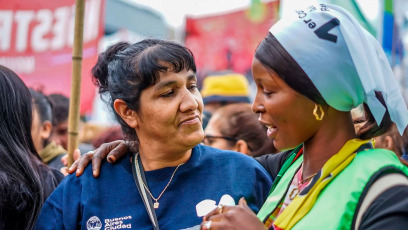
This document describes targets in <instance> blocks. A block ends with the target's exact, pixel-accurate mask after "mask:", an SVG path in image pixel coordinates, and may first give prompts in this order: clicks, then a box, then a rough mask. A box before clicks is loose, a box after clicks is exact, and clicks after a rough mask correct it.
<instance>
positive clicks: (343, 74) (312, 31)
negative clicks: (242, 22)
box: [270, 4, 408, 134]
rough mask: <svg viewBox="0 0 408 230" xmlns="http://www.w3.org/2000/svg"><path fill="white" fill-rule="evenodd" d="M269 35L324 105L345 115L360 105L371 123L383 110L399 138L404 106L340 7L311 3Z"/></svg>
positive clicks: (405, 119) (405, 120)
mask: <svg viewBox="0 0 408 230" xmlns="http://www.w3.org/2000/svg"><path fill="white" fill-rule="evenodd" d="M270 32H271V33H272V34H273V35H274V36H275V37H276V38H277V40H278V41H279V42H280V43H281V44H282V46H283V47H284V48H285V49H286V51H287V52H288V53H289V54H290V55H291V56H292V57H293V59H295V60H296V62H297V63H298V64H299V65H300V67H301V68H302V69H303V70H304V71H305V73H306V74H307V75H308V76H309V78H310V79H311V80H312V82H313V84H314V85H315V86H316V88H317V89H318V90H319V92H320V93H321V95H322V96H323V98H324V99H325V100H326V102H327V103H328V104H329V105H330V106H331V107H333V108H335V109H337V110H340V111H350V110H351V109H353V108H355V107H357V106H358V105H360V104H362V103H363V102H365V103H366V104H367V105H368V107H369V108H370V110H371V112H372V114H373V115H374V117H375V120H376V122H377V124H380V123H381V120H382V119H383V117H384V114H385V111H386V110H385V107H384V106H383V105H382V104H381V102H380V101H379V100H378V99H377V98H376V96H375V92H381V93H382V95H383V97H384V100H385V104H386V106H387V108H388V111H389V114H390V117H391V120H392V121H393V122H395V123H396V125H397V127H398V130H399V132H400V133H401V134H402V133H403V132H404V129H405V128H406V127H407V125H408V111H407V106H406V104H405V102H404V100H403V98H402V94H401V92H400V89H399V87H398V84H397V82H396V80H395V78H394V75H393V73H392V70H391V67H390V65H389V63H388V61H387V58H386V56H385V54H384V52H383V50H382V48H381V47H380V45H379V44H378V42H377V41H376V39H375V38H374V37H373V36H371V34H369V33H368V32H367V31H366V30H365V29H363V28H362V27H361V26H360V25H359V24H358V22H357V21H356V20H355V19H354V18H353V16H351V14H350V13H348V12H347V11H346V10H344V9H342V8H341V7H338V6H334V5H325V4H313V5H310V6H309V7H306V8H303V9H299V10H295V11H293V14H290V15H288V16H287V17H283V18H282V19H281V20H280V21H278V22H277V23H276V24H275V25H274V26H272V28H271V29H270Z"/></svg>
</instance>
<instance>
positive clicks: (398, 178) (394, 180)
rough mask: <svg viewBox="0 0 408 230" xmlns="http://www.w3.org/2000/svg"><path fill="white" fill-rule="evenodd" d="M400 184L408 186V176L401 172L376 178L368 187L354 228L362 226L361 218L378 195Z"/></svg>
mask: <svg viewBox="0 0 408 230" xmlns="http://www.w3.org/2000/svg"><path fill="white" fill-rule="evenodd" d="M399 185H406V186H408V178H407V177H406V176H405V175H403V174H401V173H390V174H387V175H385V176H383V177H381V178H380V179H378V180H376V181H375V182H374V183H373V184H372V185H371V187H370V188H369V189H368V191H367V194H366V195H365V197H364V200H363V202H362V203H361V206H360V209H359V210H358V213H357V218H356V222H355V225H354V229H358V228H359V227H360V223H361V219H362V217H363V215H364V213H365V212H366V211H367V209H368V208H369V207H370V205H371V204H372V203H373V202H374V200H375V199H376V198H377V197H378V196H380V195H381V194H382V193H383V192H385V191H386V190H388V189H390V188H392V187H395V186H399Z"/></svg>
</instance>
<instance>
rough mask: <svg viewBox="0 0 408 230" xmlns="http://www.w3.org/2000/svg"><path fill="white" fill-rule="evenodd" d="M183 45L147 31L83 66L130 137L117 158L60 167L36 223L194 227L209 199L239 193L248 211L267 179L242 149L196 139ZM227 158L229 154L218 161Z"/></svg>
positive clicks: (193, 86)
mask: <svg viewBox="0 0 408 230" xmlns="http://www.w3.org/2000/svg"><path fill="white" fill-rule="evenodd" d="M195 73H196V66H195V62H194V58H193V55H192V53H191V51H190V50H188V49H187V48H185V47H183V46H181V45H178V44H176V43H173V42H169V41H163V40H157V39H146V40H143V41H140V42H138V43H135V44H128V43H124V42H120V43H117V44H115V45H113V46H111V47H109V48H108V49H107V50H106V51H105V52H103V53H101V54H100V55H99V58H98V62H97V63H96V65H95V66H94V68H93V70H92V74H93V80H94V82H95V83H96V84H97V85H98V86H99V92H100V93H101V94H104V93H106V94H108V95H109V98H110V100H109V104H110V106H111V108H112V109H113V110H114V112H115V116H116V118H117V120H118V121H119V123H120V125H121V127H122V131H123V134H124V138H125V140H127V141H129V143H130V144H137V145H138V152H136V153H133V152H130V153H128V155H127V157H123V158H121V159H119V160H118V162H116V164H114V165H112V164H107V163H103V164H102V173H101V174H100V175H99V177H98V178H94V177H93V176H92V169H91V167H88V168H86V169H85V172H84V175H83V176H81V177H79V178H78V177H75V176H74V175H69V176H68V177H67V178H66V179H65V180H64V181H63V182H62V184H61V185H60V186H59V187H58V188H57V189H56V190H55V192H54V193H53V194H52V195H51V196H50V198H49V199H48V200H47V201H46V203H45V205H44V208H43V209H42V212H41V214H40V217H39V219H38V222H37V228H38V229H77V228H82V229H85V228H87V229H100V228H103V229H120V228H131V229H159V227H160V228H162V229H186V228H191V227H193V228H195V229H197V228H198V227H199V225H200V223H201V221H202V218H201V217H202V216H203V215H205V214H206V213H208V211H209V210H211V209H212V208H213V207H214V206H215V204H216V203H218V201H220V203H224V204H225V203H230V204H231V203H235V202H237V201H238V200H239V198H241V197H245V198H246V199H247V200H248V204H249V206H250V207H251V208H252V210H253V211H255V212H257V211H258V210H259V207H260V206H262V203H263V202H264V201H265V198H266V196H267V194H268V192H269V188H270V186H271V179H270V177H269V175H268V174H267V172H266V171H265V170H264V169H263V168H262V167H261V166H260V165H259V164H257V163H256V161H255V160H254V159H252V158H251V157H248V156H245V155H243V154H238V153H236V152H232V151H223V150H218V149H215V148H211V147H208V146H203V145H199V143H201V141H202V140H203V137H204V132H203V129H202V125H201V116H202V110H203V101H202V98H201V95H200V93H199V91H198V89H197V78H196V75H195ZM226 162H228V163H226Z"/></svg>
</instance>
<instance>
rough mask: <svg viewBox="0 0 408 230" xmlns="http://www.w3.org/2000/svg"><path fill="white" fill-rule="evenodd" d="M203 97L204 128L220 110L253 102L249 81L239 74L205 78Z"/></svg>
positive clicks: (202, 90) (221, 74) (220, 74)
mask: <svg viewBox="0 0 408 230" xmlns="http://www.w3.org/2000/svg"><path fill="white" fill-rule="evenodd" d="M201 95H202V97H203V101H204V115H203V128H205V127H206V125H207V123H208V121H209V119H210V118H211V116H212V114H213V113H214V112H215V111H216V110H217V109H218V108H221V107H222V106H225V105H228V104H233V103H250V102H251V101H250V98H249V83H248V80H247V79H246V77H245V76H244V75H242V74H238V73H219V74H215V75H209V76H207V77H205V78H204V81H203V87H202V89H201Z"/></svg>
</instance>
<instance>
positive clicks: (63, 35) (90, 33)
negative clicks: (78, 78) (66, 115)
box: [0, 0, 105, 114]
mask: <svg viewBox="0 0 408 230" xmlns="http://www.w3.org/2000/svg"><path fill="white" fill-rule="evenodd" d="M104 3H105V2H104V0H86V3H85V4H86V10H85V21H84V26H85V28H84V39H83V40H84V46H83V62H82V69H83V71H82V84H81V114H85V113H87V112H90V110H91V108H92V103H93V99H94V96H95V86H94V85H93V84H92V81H91V76H90V71H91V68H92V66H93V65H94V64H95V62H96V59H97V55H98V43H99V40H100V38H101V36H102V35H103V30H104V20H103V19H104V5H105V4H104ZM74 22H75V0H57V1H40V0H33V1H27V0H8V1H3V2H2V3H1V5H0V64H1V65H4V66H7V67H9V68H10V69H12V70H14V71H15V72H16V73H17V74H18V75H19V76H20V77H21V78H22V79H23V80H24V82H25V83H26V84H27V86H29V87H33V88H35V89H38V88H41V89H42V90H43V92H44V93H46V94H49V93H62V94H64V95H66V96H70V93H71V88H70V85H71V73H72V46H73V38H74Z"/></svg>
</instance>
